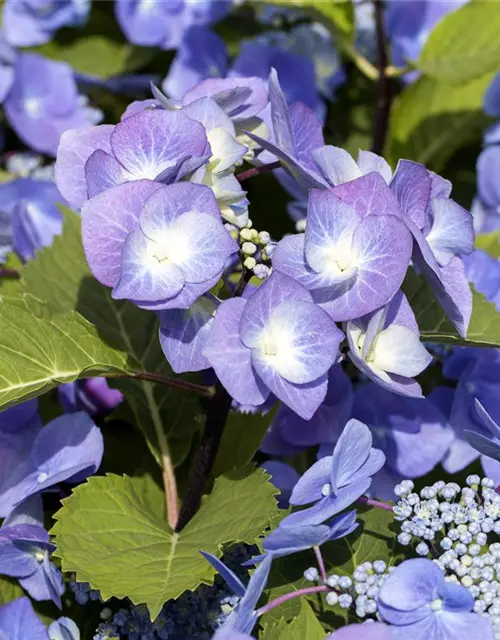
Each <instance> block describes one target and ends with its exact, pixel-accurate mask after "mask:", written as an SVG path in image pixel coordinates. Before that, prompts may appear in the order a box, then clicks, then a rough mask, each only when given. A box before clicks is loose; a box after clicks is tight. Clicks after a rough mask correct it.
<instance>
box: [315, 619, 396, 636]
mask: <svg viewBox="0 0 500 640" xmlns="http://www.w3.org/2000/svg"><path fill="white" fill-rule="evenodd" d="M392 638H393V635H392V633H391V628H390V627H389V625H387V624H383V623H382V622H370V623H368V624H367V623H364V624H348V625H346V626H345V627H342V628H341V629H338V630H337V631H335V632H334V633H332V634H331V635H329V636H327V638H326V640H392Z"/></svg>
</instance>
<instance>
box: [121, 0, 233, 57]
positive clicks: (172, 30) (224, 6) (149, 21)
mask: <svg viewBox="0 0 500 640" xmlns="http://www.w3.org/2000/svg"><path fill="white" fill-rule="evenodd" d="M231 5H232V2H231V1H230V0H215V2H214V0H201V1H198V2H192V1H190V0H170V1H169V2H164V1H162V0H116V4H115V8H116V9H115V10H116V17H117V19H118V22H119V23H120V26H121V28H122V29H123V32H124V33H125V35H126V37H127V38H128V40H130V42H133V43H134V44H138V45H141V46H144V47H161V48H162V49H175V48H177V47H178V46H179V45H180V44H181V42H182V38H183V36H184V34H185V33H186V31H187V30H188V29H189V28H190V27H191V26H193V25H209V24H213V23H214V22H217V20H220V19H221V18H222V17H224V16H225V15H226V14H227V13H228V12H229V10H230V9H231Z"/></svg>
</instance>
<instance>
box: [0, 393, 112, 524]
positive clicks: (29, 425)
mask: <svg viewBox="0 0 500 640" xmlns="http://www.w3.org/2000/svg"><path fill="white" fill-rule="evenodd" d="M37 406H38V405H37V402H36V401H28V402H25V403H23V404H21V405H19V406H17V407H13V408H12V409H7V410H6V411H4V412H2V414H0V445H1V446H0V517H1V518H5V517H6V516H8V515H9V514H10V513H11V512H12V511H13V509H14V508H15V507H16V506H18V505H19V504H21V503H22V502H23V501H24V500H26V499H27V498H29V497H30V496H33V495H36V494H38V493H41V492H43V491H45V490H47V489H49V488H50V487H52V486H54V485H56V484H58V483H60V482H79V481H81V480H83V479H85V478H86V477H87V476H89V475H91V474H93V473H95V471H96V470H97V469H98V467H99V465H100V463H101V460H102V455H103V439H102V434H101V431H100V429H99V428H98V427H96V425H95V424H94V422H93V421H92V419H91V418H90V417H89V416H88V415H87V414H86V413H73V414H68V415H63V416H60V417H59V418H56V419H55V420H52V422H50V423H49V424H47V425H46V426H45V427H43V428H42V424H41V421H40V418H39V417H38V412H37Z"/></svg>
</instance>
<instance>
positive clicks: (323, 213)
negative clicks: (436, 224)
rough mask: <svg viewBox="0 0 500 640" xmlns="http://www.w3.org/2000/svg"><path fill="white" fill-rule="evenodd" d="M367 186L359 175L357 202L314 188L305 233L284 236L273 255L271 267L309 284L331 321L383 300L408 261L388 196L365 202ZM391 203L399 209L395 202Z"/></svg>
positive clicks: (407, 241)
mask: <svg viewBox="0 0 500 640" xmlns="http://www.w3.org/2000/svg"><path fill="white" fill-rule="evenodd" d="M370 175H373V176H376V174H370ZM361 182H363V184H361ZM350 185H351V187H352V189H353V190H355V189H356V186H355V182H352V183H350ZM365 186H367V185H366V184H365V182H364V179H363V178H361V179H360V184H359V193H358V195H357V196H356V198H357V199H356V200H354V199H353V200H354V202H355V206H352V205H351V204H348V203H346V202H345V201H344V200H342V199H341V198H340V197H338V196H337V195H336V194H335V192H332V191H328V190H319V189H313V190H312V191H311V192H310V195H309V202H308V207H307V226H306V231H305V234H297V235H295V236H289V237H288V238H284V239H283V240H282V241H281V242H280V243H279V244H278V247H277V248H276V252H275V254H274V256H273V264H274V266H275V268H276V269H277V270H278V271H281V272H283V273H286V274H288V275H289V276H291V277H293V278H295V279H296V280H298V281H299V282H300V283H301V284H303V285H304V286H305V287H307V288H308V289H309V290H310V291H311V293H312V296H313V299H314V300H315V302H317V303H318V304H319V305H320V306H321V307H323V308H324V309H325V310H326V311H327V312H328V313H329V314H330V316H331V317H332V318H333V319H334V320H350V319H353V318H359V317H360V316H363V315H365V314H367V313H369V312H371V311H373V310H374V309H377V308H379V307H381V306H382V305H384V304H386V303H387V302H388V301H389V300H390V299H391V298H392V297H393V296H394V294H395V293H396V291H397V290H398V289H399V287H400V286H401V284H402V282H403V279H404V277H405V274H406V271H407V269H408V265H409V262H410V257H411V252H412V240H411V235H410V232H409V231H408V229H407V227H406V226H405V224H404V223H403V222H402V221H401V220H400V219H399V218H398V217H397V215H392V213H393V212H392V211H391V210H390V205H389V206H387V205H384V204H383V203H385V202H387V201H379V202H375V203H374V204H373V206H372V208H370V207H364V206H363V204H362V203H361V202H360V201H362V200H363V198H364V197H365ZM385 188H386V189H387V191H389V190H388V188H387V187H385ZM389 196H390V192H389ZM389 201H390V200H389ZM358 202H359V205H358V204H357V203H358ZM394 207H395V213H398V209H397V203H396V202H395V201H394ZM375 208H377V210H378V211H377V214H375V215H374V209H375ZM380 211H382V212H384V213H379V212H380ZM385 211H386V212H387V214H385Z"/></svg>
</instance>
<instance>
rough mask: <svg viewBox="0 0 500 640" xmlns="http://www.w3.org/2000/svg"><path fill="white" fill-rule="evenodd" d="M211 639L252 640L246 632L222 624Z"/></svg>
mask: <svg viewBox="0 0 500 640" xmlns="http://www.w3.org/2000/svg"><path fill="white" fill-rule="evenodd" d="M213 640H254V637H253V636H249V635H248V633H240V632H239V631H236V630H235V629H232V628H231V627H228V626H226V625H224V626H223V627H219V629H217V631H216V632H215V635H214V636H213Z"/></svg>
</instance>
